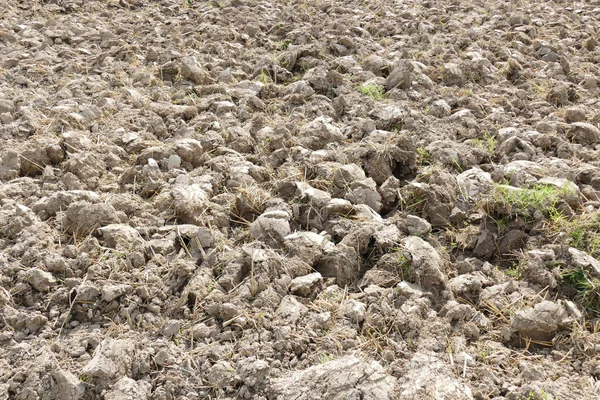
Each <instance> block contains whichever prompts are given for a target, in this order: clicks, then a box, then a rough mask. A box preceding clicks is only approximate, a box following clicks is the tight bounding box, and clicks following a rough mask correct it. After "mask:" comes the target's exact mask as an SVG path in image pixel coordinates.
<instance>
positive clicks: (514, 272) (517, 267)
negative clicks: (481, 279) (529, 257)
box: [505, 262, 523, 280]
mask: <svg viewBox="0 0 600 400" xmlns="http://www.w3.org/2000/svg"><path fill="white" fill-rule="evenodd" d="M505 272H506V275H508V276H510V277H511V278H513V279H516V280H521V279H523V264H521V263H520V262H513V263H512V266H511V267H510V268H509V269H507V270H506V271H505Z"/></svg>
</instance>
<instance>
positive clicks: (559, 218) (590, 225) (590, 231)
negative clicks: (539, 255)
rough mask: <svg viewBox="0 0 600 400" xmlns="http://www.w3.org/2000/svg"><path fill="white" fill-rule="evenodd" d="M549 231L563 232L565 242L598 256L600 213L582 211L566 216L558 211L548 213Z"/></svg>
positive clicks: (599, 249) (599, 254)
mask: <svg viewBox="0 0 600 400" xmlns="http://www.w3.org/2000/svg"><path fill="white" fill-rule="evenodd" d="M550 221H551V224H550V225H549V227H548V229H549V231H550V233H553V232H555V233H564V234H565V235H566V244H568V245H569V246H571V247H575V248H576V249H579V250H581V251H585V252H586V253H588V254H590V255H591V256H593V257H596V258H598V257H600V213H597V212H594V213H587V212H586V213H582V214H578V215H576V216H573V217H567V216H565V215H563V214H562V213H560V212H552V213H550Z"/></svg>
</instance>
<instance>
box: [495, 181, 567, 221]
mask: <svg viewBox="0 0 600 400" xmlns="http://www.w3.org/2000/svg"><path fill="white" fill-rule="evenodd" d="M569 193H570V189H569V188H568V187H567V186H564V187H562V188H559V187H556V186H554V185H547V184H543V183H542V184H538V185H535V186H534V187H532V188H529V189H526V188H516V187H512V186H508V185H499V184H497V185H495V186H494V188H493V191H492V200H493V201H495V202H496V203H498V204H500V205H502V206H503V207H504V208H505V209H506V210H507V211H508V212H509V213H511V214H519V215H524V216H528V215H529V214H530V211H532V210H539V211H541V212H542V213H544V215H545V216H548V215H555V214H556V213H558V212H559V211H558V210H557V209H556V206H557V205H558V203H559V202H560V201H561V200H562V199H563V198H564V197H565V196H566V195H568V194H569Z"/></svg>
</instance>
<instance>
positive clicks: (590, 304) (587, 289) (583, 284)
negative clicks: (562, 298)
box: [562, 268, 600, 315]
mask: <svg viewBox="0 0 600 400" xmlns="http://www.w3.org/2000/svg"><path fill="white" fill-rule="evenodd" d="M562 278H563V281H562V287H563V290H566V291H567V293H568V292H570V293H568V294H572V295H574V300H575V301H576V302H577V303H579V304H580V305H581V306H582V307H583V309H584V310H585V311H586V312H588V313H594V314H596V315H597V314H598V313H600V281H599V280H597V279H590V278H589V277H588V275H587V274H586V272H585V271H584V270H583V269H582V268H578V269H570V270H566V271H564V272H563V273H562Z"/></svg>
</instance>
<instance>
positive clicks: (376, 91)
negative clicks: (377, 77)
mask: <svg viewBox="0 0 600 400" xmlns="http://www.w3.org/2000/svg"><path fill="white" fill-rule="evenodd" d="M383 90H384V89H383V86H381V85H375V84H369V85H362V86H361V87H360V92H361V93H362V94H364V95H365V96H369V97H370V98H372V99H373V100H377V101H379V100H381V99H383Z"/></svg>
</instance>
